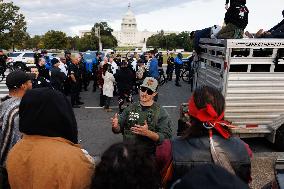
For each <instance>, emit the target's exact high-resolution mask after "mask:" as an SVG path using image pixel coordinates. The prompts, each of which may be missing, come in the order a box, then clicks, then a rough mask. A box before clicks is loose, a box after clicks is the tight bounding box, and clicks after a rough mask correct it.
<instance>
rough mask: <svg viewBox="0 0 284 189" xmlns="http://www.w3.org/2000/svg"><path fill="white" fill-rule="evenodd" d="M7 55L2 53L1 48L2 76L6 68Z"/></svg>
mask: <svg viewBox="0 0 284 189" xmlns="http://www.w3.org/2000/svg"><path fill="white" fill-rule="evenodd" d="M7 59H8V57H7V55H5V54H4V52H3V49H0V74H1V75H2V76H3V77H4V76H5V75H4V73H5V71H6V69H7V65H6V61H7Z"/></svg>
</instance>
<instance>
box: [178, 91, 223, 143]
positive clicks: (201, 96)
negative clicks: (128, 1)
mask: <svg viewBox="0 0 284 189" xmlns="http://www.w3.org/2000/svg"><path fill="white" fill-rule="evenodd" d="M193 100H194V103H195V105H196V107H197V108H198V109H202V108H205V107H206V105H207V104H211V105H212V106H213V108H214V110H215V111H216V113H217V114H218V115H221V114H222V113H223V111H224V108H225V98H224V96H223V95H222V93H221V92H220V91H218V90H217V89H216V88H214V87H210V86H201V87H198V88H197V89H196V90H195V91H194V93H193ZM190 124H191V126H190V127H189V128H188V129H187V130H186V131H185V132H184V135H183V137H185V138H186V137H189V136H192V137H200V136H204V135H208V130H207V129H206V128H205V127H203V125H202V124H203V123H202V122H201V121H199V120H198V119H197V118H195V117H192V116H191V117H190Z"/></svg>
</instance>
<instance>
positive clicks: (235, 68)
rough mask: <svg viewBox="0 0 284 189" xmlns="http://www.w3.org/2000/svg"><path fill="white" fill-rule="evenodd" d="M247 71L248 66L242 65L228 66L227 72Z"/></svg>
mask: <svg viewBox="0 0 284 189" xmlns="http://www.w3.org/2000/svg"><path fill="white" fill-rule="evenodd" d="M247 71H248V65H247V64H242V65H230V70H229V72H247Z"/></svg>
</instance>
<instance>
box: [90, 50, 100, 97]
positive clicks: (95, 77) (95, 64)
mask: <svg viewBox="0 0 284 189" xmlns="http://www.w3.org/2000/svg"><path fill="white" fill-rule="evenodd" d="M101 61H102V53H100V52H96V58H95V59H94V60H93V66H92V72H93V80H94V83H93V92H96V90H97V85H98V69H99V68H98V66H99V65H100V63H101Z"/></svg>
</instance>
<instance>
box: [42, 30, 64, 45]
mask: <svg viewBox="0 0 284 189" xmlns="http://www.w3.org/2000/svg"><path fill="white" fill-rule="evenodd" d="M43 44H44V48H46V49H65V48H66V46H67V36H66V34H65V33H64V32H62V31H54V30H50V31H48V32H46V33H45V34H44V36H43Z"/></svg>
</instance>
